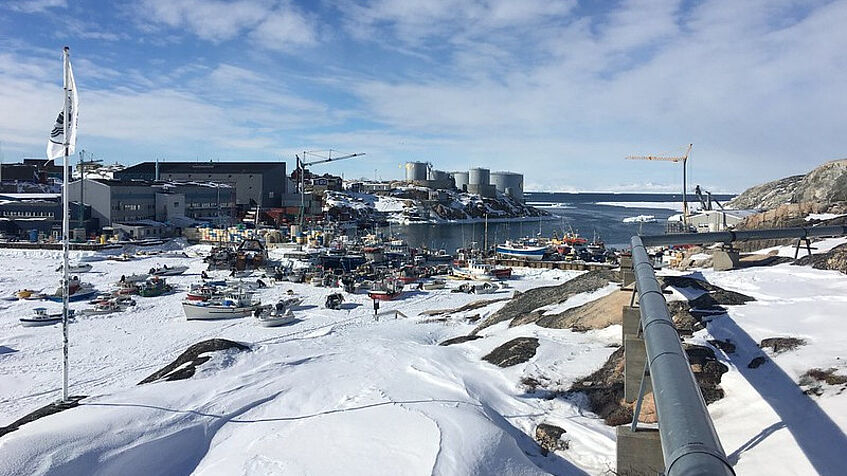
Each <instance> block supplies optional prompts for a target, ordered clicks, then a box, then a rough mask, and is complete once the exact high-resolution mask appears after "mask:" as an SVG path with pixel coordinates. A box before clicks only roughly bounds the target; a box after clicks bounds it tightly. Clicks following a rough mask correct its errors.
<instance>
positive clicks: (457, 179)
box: [450, 170, 468, 192]
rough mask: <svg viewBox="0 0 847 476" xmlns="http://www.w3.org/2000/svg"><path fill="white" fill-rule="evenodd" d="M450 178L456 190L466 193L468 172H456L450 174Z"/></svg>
mask: <svg viewBox="0 0 847 476" xmlns="http://www.w3.org/2000/svg"><path fill="white" fill-rule="evenodd" d="M450 176H451V177H453V183H455V185H456V189H457V190H459V191H461V192H466V191H467V190H468V172H467V171H461V170H460V171H456V172H450Z"/></svg>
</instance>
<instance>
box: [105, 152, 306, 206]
mask: <svg viewBox="0 0 847 476" xmlns="http://www.w3.org/2000/svg"><path fill="white" fill-rule="evenodd" d="M157 168H158V174H157V171H156V169H157ZM114 178H115V179H116V180H145V181H153V180H159V181H177V182H214V183H222V184H227V185H230V186H232V187H233V188H234V189H235V191H236V192H235V203H236V205H237V206H240V207H242V208H252V207H255V206H256V205H259V206H261V207H262V208H276V207H280V206H282V203H283V202H282V199H283V196H284V195H286V194H290V193H293V192H295V190H289V189H288V188H289V180H288V178H287V177H286V174H285V162H160V163H158V164H157V163H155V162H142V163H140V164H136V165H133V166H131V167H127V168H125V169H123V170H121V171H118V172H115V173H114Z"/></svg>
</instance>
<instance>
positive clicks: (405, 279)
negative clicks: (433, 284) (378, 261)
mask: <svg viewBox="0 0 847 476" xmlns="http://www.w3.org/2000/svg"><path fill="white" fill-rule="evenodd" d="M418 279H420V275H419V274H418V271H417V270H416V269H415V268H413V267H411V266H404V267H403V268H402V269H400V275H399V276H397V280H398V281H400V282H401V283H403V284H411V283H414V282H416V281H417V280H418Z"/></svg>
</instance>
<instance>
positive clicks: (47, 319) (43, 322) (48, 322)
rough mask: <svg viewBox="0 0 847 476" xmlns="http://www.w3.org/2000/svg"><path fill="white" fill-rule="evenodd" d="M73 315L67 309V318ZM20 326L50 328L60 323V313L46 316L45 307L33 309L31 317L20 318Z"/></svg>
mask: <svg viewBox="0 0 847 476" xmlns="http://www.w3.org/2000/svg"><path fill="white" fill-rule="evenodd" d="M72 315H73V309H68V317H71V316H72ZM20 321H21V325H22V326H24V327H41V326H52V325H53V324H58V323H60V322H62V313H61V312H59V313H54V314H48V313H47V308H46V307H37V308H35V309H33V315H32V316H30V317H22V318H21V319H20Z"/></svg>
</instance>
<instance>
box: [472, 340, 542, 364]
mask: <svg viewBox="0 0 847 476" xmlns="http://www.w3.org/2000/svg"><path fill="white" fill-rule="evenodd" d="M538 345H539V344H538V339H536V338H535V337H518V338H517V339H512V340H510V341H509V342H506V343H505V344H503V345H501V346H499V347H497V348H495V349H494V350H492V351H491V353H489V354H488V355H486V356H485V357H483V358H482V360H485V361H486V362H490V363H492V364H494V365H496V366H498V367H511V366H512V365H517V364H522V363H524V362H527V361H529V359H531V358H533V357H534V356H535V350H536V349H538Z"/></svg>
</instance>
